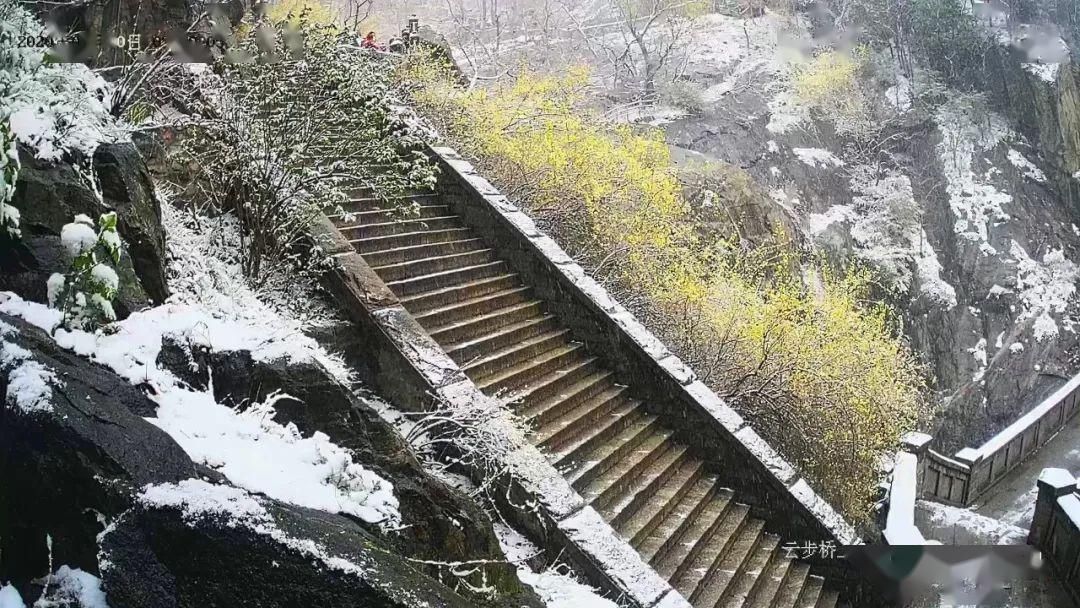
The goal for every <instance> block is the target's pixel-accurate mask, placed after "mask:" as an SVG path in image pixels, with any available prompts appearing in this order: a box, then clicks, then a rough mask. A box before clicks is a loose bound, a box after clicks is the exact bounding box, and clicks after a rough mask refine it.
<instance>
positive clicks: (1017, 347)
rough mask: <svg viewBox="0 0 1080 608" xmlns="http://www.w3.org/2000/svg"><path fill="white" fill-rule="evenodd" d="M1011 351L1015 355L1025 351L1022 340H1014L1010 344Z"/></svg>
mask: <svg viewBox="0 0 1080 608" xmlns="http://www.w3.org/2000/svg"><path fill="white" fill-rule="evenodd" d="M1009 352H1011V353H1012V354H1014V355H1018V354H1020V353H1022V352H1024V344H1023V343H1022V342H1013V343H1012V344H1010V345H1009Z"/></svg>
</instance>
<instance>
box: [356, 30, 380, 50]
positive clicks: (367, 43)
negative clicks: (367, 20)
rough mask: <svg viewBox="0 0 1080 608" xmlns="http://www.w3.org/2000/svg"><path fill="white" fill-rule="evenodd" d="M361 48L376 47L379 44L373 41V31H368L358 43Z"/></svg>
mask: <svg viewBox="0 0 1080 608" xmlns="http://www.w3.org/2000/svg"><path fill="white" fill-rule="evenodd" d="M360 48H362V49H378V48H379V45H378V44H377V43H376V42H375V32H368V33H367V36H365V37H364V40H363V41H362V42H361V43H360Z"/></svg>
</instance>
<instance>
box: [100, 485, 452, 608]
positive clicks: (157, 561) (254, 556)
mask: <svg viewBox="0 0 1080 608" xmlns="http://www.w3.org/2000/svg"><path fill="white" fill-rule="evenodd" d="M101 556H102V558H103V560H104V563H106V564H108V565H107V566H104V567H103V572H102V578H103V580H104V583H105V588H106V589H107V592H108V599H109V605H110V606H111V607H112V608H151V607H152V608H175V607H181V606H185V607H186V606H229V607H231V608H233V607H235V608H244V607H251V608H277V607H280V608H290V607H293V606H318V607H320V608H336V607H340V608H346V607H352V606H370V607H372V608H376V607H378V608H382V607H387V608H390V607H394V608H397V607H406V606H433V607H434V606H442V607H448V608H450V607H455V608H456V607H462V608H464V607H465V606H471V605H472V604H471V603H469V602H466V601H465V600H464V599H463V598H461V597H460V596H458V595H457V594H455V593H454V592H453V591H451V590H450V589H449V588H447V587H446V586H444V585H442V584H440V583H437V582H435V581H433V580H431V579H430V578H428V577H427V576H425V575H423V574H422V573H421V572H419V571H418V570H417V568H416V567H415V566H414V565H413V564H411V563H409V562H408V561H407V560H405V559H403V558H401V557H400V556H397V555H395V554H394V553H392V552H391V551H388V550H387V549H386V548H385V547H384V546H383V545H382V543H381V542H380V540H379V539H377V538H375V537H374V536H372V535H371V534H370V533H368V532H366V531H365V530H364V529H363V528H361V527H360V526H359V525H357V524H356V523H355V522H353V521H352V520H350V519H348V518H345V517H343V516H340V515H332V514H329V513H323V512H320V511H313V510H311V509H304V508H299V507H295V506H290V505H286V504H283V503H280V502H277V501H273V500H270V499H266V498H260V497H256V496H253V495H251V494H248V493H246V492H244V491H243V490H239V489H236V488H233V487H229V486H221V485H212V484H209V483H206V482H202V481H198V480H188V481H185V482H182V483H180V484H168V485H166V486H159V487H151V488H147V489H146V490H144V492H143V493H142V494H141V495H140V500H138V501H137V504H136V507H135V508H134V509H132V510H131V511H130V512H128V513H126V514H124V516H123V517H121V518H120V519H119V521H117V522H116V523H115V524H114V525H112V526H110V528H109V530H107V531H106V532H105V533H104V534H103V535H102V539H101Z"/></svg>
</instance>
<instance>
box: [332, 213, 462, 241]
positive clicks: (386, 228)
mask: <svg viewBox="0 0 1080 608" xmlns="http://www.w3.org/2000/svg"><path fill="white" fill-rule="evenodd" d="M463 227H464V226H462V224H461V218H459V217H458V216H456V215H444V216H442V217H429V218H416V219H402V220H394V221H389V222H378V223H373V224H364V223H361V222H358V221H357V222H347V223H345V225H344V226H339V227H338V230H340V231H341V234H343V235H345V238H347V239H349V240H350V241H355V240H359V239H369V238H372V237H377V236H395V235H399V234H410V233H415V232H434V231H438V230H449V229H451V228H463Z"/></svg>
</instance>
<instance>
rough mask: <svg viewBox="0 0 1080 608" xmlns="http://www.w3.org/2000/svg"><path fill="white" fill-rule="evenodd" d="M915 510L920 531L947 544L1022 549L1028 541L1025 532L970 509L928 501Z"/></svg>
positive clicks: (924, 501)
mask: <svg viewBox="0 0 1080 608" xmlns="http://www.w3.org/2000/svg"><path fill="white" fill-rule="evenodd" d="M917 507H918V511H919V516H920V517H919V520H920V525H921V527H922V529H923V530H926V531H927V534H928V536H932V537H934V538H936V539H938V540H940V541H942V542H945V543H948V544H958V545H1023V544H1024V543H1025V542H1026V540H1027V534H1028V532H1027V530H1025V529H1024V528H1021V527H1018V526H1015V525H1012V524H1010V523H1006V522H1004V521H1000V520H997V519H994V518H992V517H987V516H985V515H980V514H978V513H975V512H974V511H972V510H970V509H964V508H961V507H954V506H951V505H946V504H942V503H939V502H936V501H930V500H920V501H919V502H918V505H917Z"/></svg>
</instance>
